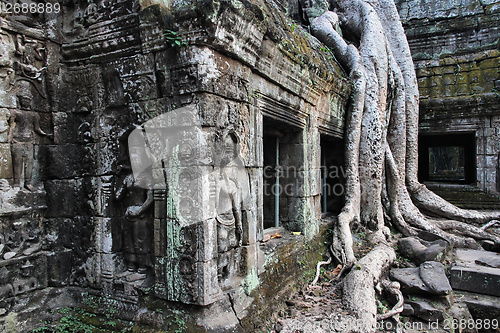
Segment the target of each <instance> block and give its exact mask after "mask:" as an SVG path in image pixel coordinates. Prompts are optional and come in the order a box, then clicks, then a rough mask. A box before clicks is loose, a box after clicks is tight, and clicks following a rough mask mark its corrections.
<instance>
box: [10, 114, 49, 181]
mask: <svg viewBox="0 0 500 333" xmlns="http://www.w3.org/2000/svg"><path fill="white" fill-rule="evenodd" d="M35 134H39V135H41V136H47V137H52V134H48V133H45V132H44V131H43V130H42V129H41V128H40V116H39V115H38V113H36V112H32V111H28V110H14V111H13V112H12V113H11V115H10V118H9V135H8V142H9V143H10V144H11V153H12V168H13V171H14V185H13V186H14V187H17V188H23V187H24V188H25V189H28V190H30V191H34V190H35V187H34V184H33V164H34V160H35V142H36V136H35Z"/></svg>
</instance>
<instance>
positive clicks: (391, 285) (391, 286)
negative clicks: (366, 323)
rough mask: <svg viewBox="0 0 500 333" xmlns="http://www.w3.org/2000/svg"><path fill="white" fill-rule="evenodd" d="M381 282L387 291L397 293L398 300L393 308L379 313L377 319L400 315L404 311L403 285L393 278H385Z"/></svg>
mask: <svg viewBox="0 0 500 333" xmlns="http://www.w3.org/2000/svg"><path fill="white" fill-rule="evenodd" d="M381 284H382V286H383V287H384V289H385V290H386V291H387V292H389V293H391V294H393V295H395V296H396V299H397V300H398V301H397V302H396V304H395V305H394V306H393V307H392V309H390V310H389V311H387V312H386V313H383V314H378V315H377V321H380V320H386V319H389V318H392V317H394V316H397V315H399V314H400V313H401V312H403V304H404V298H403V293H402V292H401V286H400V285H399V282H395V281H391V280H383V281H382V283H381Z"/></svg>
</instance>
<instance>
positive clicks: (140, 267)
mask: <svg viewBox="0 0 500 333" xmlns="http://www.w3.org/2000/svg"><path fill="white" fill-rule="evenodd" d="M140 149H141V147H140V146H134V144H133V142H132V143H131V146H130V149H129V155H130V156H129V157H130V161H131V163H132V165H133V164H134V163H138V161H137V159H138V158H141V154H140ZM120 169H121V170H120V172H124V171H126V172H127V174H126V176H124V177H123V176H121V177H117V185H116V187H115V198H116V200H119V201H120V202H121V204H122V205H121V206H122V209H121V210H122V212H121V214H122V215H121V216H123V219H122V229H121V230H122V235H121V244H122V251H123V256H124V261H125V266H126V269H127V271H126V272H124V273H122V276H127V277H126V278H127V280H128V281H131V280H140V279H144V278H146V273H147V272H148V270H149V269H150V268H151V267H152V258H151V256H152V252H153V216H152V214H151V209H150V208H152V206H153V202H154V199H153V190H152V189H151V188H152V187H151V182H152V180H151V177H150V175H149V174H147V172H143V173H142V174H140V175H139V176H137V177H134V174H133V172H132V170H131V168H130V166H128V165H127V166H121V167H120ZM148 184H149V186H147V185H148ZM134 273H135V274H134Z"/></svg>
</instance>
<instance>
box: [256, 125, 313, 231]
mask: <svg viewBox="0 0 500 333" xmlns="http://www.w3.org/2000/svg"><path fill="white" fill-rule="evenodd" d="M263 124H264V126H263V132H264V133H263V147H264V170H263V187H264V188H263V216H264V229H270V228H279V227H284V228H286V229H288V230H290V231H301V230H299V228H298V227H297V226H296V224H298V223H296V222H300V221H293V218H292V217H291V216H290V207H291V206H293V205H294V203H295V201H296V200H297V199H298V198H299V196H300V192H301V190H302V189H301V187H303V186H304V184H303V182H304V179H301V178H303V176H302V172H303V163H304V157H303V156H304V155H303V144H302V135H303V134H302V130H301V129H300V128H298V127H295V126H293V125H290V124H287V123H285V122H282V121H278V120H275V119H273V118H269V117H264V119H263Z"/></svg>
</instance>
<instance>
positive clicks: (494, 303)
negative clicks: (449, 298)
mask: <svg viewBox="0 0 500 333" xmlns="http://www.w3.org/2000/svg"><path fill="white" fill-rule="evenodd" d="M453 294H454V296H455V301H456V302H460V303H465V304H467V307H468V308H469V311H470V313H471V314H472V316H473V317H474V319H482V320H485V319H489V320H490V322H491V321H492V320H493V319H496V320H497V321H496V324H499V325H496V326H497V328H499V327H500V319H499V318H500V297H496V296H490V295H482V294H476V293H471V292H467V291H454V292H453ZM498 331H500V328H499V330H498Z"/></svg>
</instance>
